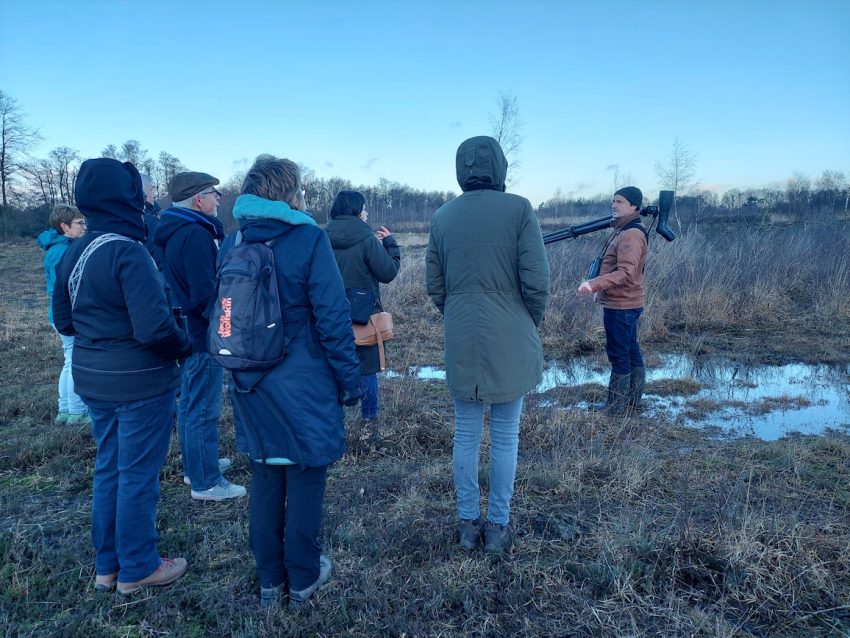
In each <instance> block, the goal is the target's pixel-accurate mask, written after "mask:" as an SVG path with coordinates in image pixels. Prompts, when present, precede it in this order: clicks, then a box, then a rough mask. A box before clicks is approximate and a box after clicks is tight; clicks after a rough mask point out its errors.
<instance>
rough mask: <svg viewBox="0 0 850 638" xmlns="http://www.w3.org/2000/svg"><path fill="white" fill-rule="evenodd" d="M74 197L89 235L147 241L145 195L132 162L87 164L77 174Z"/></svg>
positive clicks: (105, 161) (99, 161)
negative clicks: (114, 234)
mask: <svg viewBox="0 0 850 638" xmlns="http://www.w3.org/2000/svg"><path fill="white" fill-rule="evenodd" d="M74 197H75V199H76V203H77V208H79V209H80V211H82V213H83V214H84V215H85V216H86V221H87V224H88V230H89V232H111V233H119V234H121V235H125V236H126V237H130V238H132V239H136V240H138V241H144V240H145V225H144V222H143V221H142V214H143V213H144V210H145V193H144V190H142V178H141V177H140V176H139V171H137V170H136V167H135V166H133V165H132V164H131V163H130V162H123V163H122V162H119V161H118V160H114V159H109V158H108V157H101V158H99V159H89V160H86V161H85V162H83V163H82V165H81V166H80V171H79V173H77V181H76V182H75V184H74Z"/></svg>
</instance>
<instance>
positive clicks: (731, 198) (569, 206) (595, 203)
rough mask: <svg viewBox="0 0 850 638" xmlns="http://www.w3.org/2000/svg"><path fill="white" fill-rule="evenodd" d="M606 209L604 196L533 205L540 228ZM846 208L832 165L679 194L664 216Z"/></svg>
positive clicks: (848, 202) (718, 217) (796, 213)
mask: <svg viewBox="0 0 850 638" xmlns="http://www.w3.org/2000/svg"><path fill="white" fill-rule="evenodd" d="M644 197H645V200H644V205H646V204H650V203H657V200H658V193H657V192H655V193H652V192H649V191H647V190H644ZM610 213H611V199H610V196H599V197H596V198H590V199H587V198H578V199H566V198H559V199H551V200H549V201H547V202H543V203H542V204H540V206H539V207H538V209H537V215H538V217H539V218H540V220H541V223H542V225H543V226H544V228H547V227H555V226H558V225H559V224H558V220H576V219H593V218H597V217H604V216H605V215H609V214H610ZM848 214H850V186H848V180H847V176H845V175H844V174H843V173H841V172H838V171H824V173H823V175H821V177H819V178H817V179H816V180H814V181H812V180H810V179H809V178H808V177H806V176H804V175H800V174H796V175H794V176H793V177H792V178H791V179H789V180H788V181H787V182H786V183H785V185H784V186H776V187H773V188H758V189H746V190H740V189H737V188H734V189H731V190H728V191H726V192H725V193H723V194H722V195H719V194H717V193H715V192H713V191H709V190H696V191H692V192H689V193H688V194H679V195H677V197H676V204H675V208H674V210H673V212H671V215H670V222H671V225H673V226H674V228H677V229H687V228H688V227H689V226H692V225H693V224H695V223H700V224H723V223H746V224H767V223H783V222H807V221H811V222H817V221H829V220H833V219H836V218H842V219H846V218H847V217H848ZM547 229H548V228H547Z"/></svg>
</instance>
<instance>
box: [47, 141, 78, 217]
mask: <svg viewBox="0 0 850 638" xmlns="http://www.w3.org/2000/svg"><path fill="white" fill-rule="evenodd" d="M48 160H49V161H50V163H51V164H52V165H53V171H54V174H55V175H56V185H57V188H58V189H59V199H60V200H61V201H63V202H67V203H69V204H70V203H73V201H74V182H75V181H76V179H77V169H78V168H79V166H78V163H79V161H80V154H79V153H78V152H77V151H76V149H73V148H70V147H68V146H60V147H58V148H54V149H53V150H52V151H50V154H49V155H48Z"/></svg>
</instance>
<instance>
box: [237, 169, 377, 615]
mask: <svg viewBox="0 0 850 638" xmlns="http://www.w3.org/2000/svg"><path fill="white" fill-rule="evenodd" d="M304 208H305V206H304V193H303V190H302V187H301V174H300V171H299V170H298V165H297V164H295V163H294V162H292V161H290V160H286V159H279V158H276V157H272V156H270V155H261V156H260V157H258V158H257V160H256V161H255V162H254V165H253V166H252V167H251V169H250V170H249V171H248V174H247V176H246V177H245V181H244V183H243V185H242V195H240V196H239V198H238V199H237V200H236V203H235V205H234V207H233V216H234V217H235V218H236V219H237V220H238V221H239V225H240V227H241V233H242V241H244V242H248V243H250V242H272V243H271V246H272V251H273V253H274V259H275V271H276V272H275V275H276V277H277V284H278V288H279V291H280V300H281V302H280V303H281V308H282V310H283V318H284V325H285V333H286V336H287V339H291V342H290V344H289V348H288V356H287V357H286V358H285V359H284V360H283V362H282V363H280V364H279V365H278V366H277V367H275V368H272V369H271V371H267V372H264V373H263V372H233V373H232V376H233V379H232V380H233V386H234V390H235V391H234V392H233V393H232V394H231V396H232V397H233V399H234V405H233V410H234V417H235V421H236V429H237V445H238V446H239V447H240V451H243V452H245V453H246V454H247V455H248V457H249V458H250V459H251V470H252V482H251V497H250V498H251V502H250V507H249V539H250V543H251V550H252V551H253V553H254V557H255V559H256V562H257V575H258V576H259V580H260V602H261V604H262V605H263V606H269V605H272V604H274V603H275V602H276V601H277V600H278V598H279V596H280V594H281V591H282V590H283V587H284V583H286V582H287V581H288V587H289V604H290V606H291V607H299V606H300V605H302V604H303V603H304V602H306V601H307V599H308V598H310V596H311V595H312V594H313V593H314V592H315V591H316V590H317V589H318V588H319V587H321V586H322V585H323V584H324V583H325V582H327V580H328V579H329V578H330V574H331V570H332V567H331V561H330V558H328V557H327V556H324V555H323V554H322V553H321V545H320V544H319V539H318V537H319V528H320V525H321V518H322V504H323V501H324V493H325V481H326V477H327V468H328V465H330V464H331V463H333V462H334V461H336V460H337V459H339V458H340V457H341V456H342V454H343V452H344V451H345V429H344V426H343V408H342V406H343V404H345V405H356V403H357V401H358V400H359V397H360V364H359V362H358V360H357V355H356V354H355V350H354V336H353V334H352V330H351V313H350V310H349V305H348V301H347V300H346V298H345V289H344V287H343V284H342V278H341V277H340V274H339V269H338V268H337V265H336V261H335V260H334V256H333V251H332V250H331V245H330V242H329V241H328V238H327V235H326V234H325V233H324V232H323V231H322V230H321V229H320V228H319V227H318V226H317V225H316V222H315V221H313V218H312V217H310V216H309V215H307V214H306V213H304V212H302V211H303V210H304Z"/></svg>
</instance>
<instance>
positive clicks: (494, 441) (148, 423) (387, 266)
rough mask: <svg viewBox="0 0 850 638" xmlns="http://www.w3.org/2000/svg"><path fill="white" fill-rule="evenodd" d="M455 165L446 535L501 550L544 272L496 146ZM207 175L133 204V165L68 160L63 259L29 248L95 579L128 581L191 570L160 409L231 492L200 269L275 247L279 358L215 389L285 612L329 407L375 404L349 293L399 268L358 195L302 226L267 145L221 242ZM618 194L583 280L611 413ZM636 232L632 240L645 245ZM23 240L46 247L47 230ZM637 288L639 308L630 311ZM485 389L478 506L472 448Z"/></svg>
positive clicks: (444, 253)
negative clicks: (234, 225)
mask: <svg viewBox="0 0 850 638" xmlns="http://www.w3.org/2000/svg"><path fill="white" fill-rule="evenodd" d="M456 168H457V178H458V183H459V185H460V187H461V189H462V191H463V193H462V194H461V195H460V196H459V197H457V198H456V199H454V200H452V201H450V202H448V203H447V204H445V205H444V206H443V207H441V208H440V209H439V210H438V211H437V212H436V213H435V214H434V216H433V219H432V223H431V231H430V237H429V245H428V251H427V257H426V277H427V291H428V294H429V295H430V297H431V298H432V300H433V302H434V303H435V305H436V306H437V308H438V309H439V311H440V312H441V313H442V315H443V317H444V324H445V360H446V378H447V383H448V388H449V391H450V393H451V395H452V397H453V398H454V400H455V438H454V447H453V465H454V477H455V488H456V494H457V511H458V518H459V542H460V545H461V546H462V547H464V548H465V549H469V550H472V549H475V548H476V547H478V546H479V545H481V544H483V546H484V551H486V552H492V553H501V552H505V551H507V550H508V549H509V548H510V547H511V544H512V542H513V532H512V530H511V527H510V525H509V523H510V503H511V498H512V495H513V488H514V480H515V474H516V463H517V448H518V441H519V423H520V416H521V412H522V407H523V401H524V398H525V395H526V394H527V393H528V392H529V391H531V390H533V389H534V387H536V386H537V385H538V384H539V382H540V380H541V376H542V369H543V351H542V346H541V342H540V337H539V334H538V330H537V329H538V327H539V326H540V324H541V323H542V321H543V317H544V313H545V310H546V303H547V300H548V296H549V290H550V276H549V266H548V260H547V257H546V253H545V249H544V246H543V239H542V235H541V232H540V227H539V224H538V221H537V218H536V216H535V214H534V211H533V209H532V207H531V204H530V203H529V201H528V200H527V199H525V198H523V197H520V196H518V195H513V194H509V193H506V192H505V179H506V176H507V168H508V164H507V161H506V159H505V157H504V154H503V152H502V149H501V148H500V146H499V144H498V143H497V142H496V140H494V139H492V138H489V137H474V138H471V139H469V140H466V141H465V142H463V143H462V144H461V145H460V147H459V148H458V151H457V156H456ZM218 183H219V182H218V180H217V179H216V178H214V177H212V176H211V175H208V174H206V173H198V172H186V173H181V174H179V175H176V176H175V177H174V178H173V180H172V182H171V183H170V184H169V194H170V195H171V199H172V201H173V203H172V205H171V206H170V207H169V208H167V209H166V210H164V211H161V213H160V214H159V215H158V216H157V215H156V214H155V213H156V211H153V210H150V211H148V212H149V215H150V218H148V216H146V215H144V212H145V201H146V199H147V200H149V199H150V198H149V192H150V186H149V183H147V182H145V180H144V179H143V177H142V176H140V174H139V173H138V171H137V170H136V168H135V167H134V166H133V165H132V164H130V163H126V162H125V163H123V164H122V163H120V162H118V161H116V160H112V159H107V158H101V159H94V160H86V161H85V162H83V164H82V166H81V167H80V171H79V174H78V177H77V183H76V203H77V206H78V208H79V210H77V211H76V213H73V214H72V215H71V217H70V218H68V219H65V217H67V215H65V217H63V218H62V220H59V221H57V224H59V226H58V227H57V226H56V225H55V224H53V219H52V218H51V224H52V225H53V227H54V229H56V233H57V234H58V235H60V236H63V237H66V240H65V242H70V243H69V245H68V246H67V247H66V250H65V254H64V255H63V256H62V258H61V260H56V259H54V258H53V257H51V259H52V260H53V263H52V264H51V265H50V266H48V263H47V259H45V268H46V270H47V271H48V272H47V275H48V291H49V292H52V307H51V312H52V316H51V321H52V323H53V324H54V326H55V328H56V330H57V331H58V332H59V333H60V335H61V336H62V338H63V345H64V343H65V341H66V340H70V343H72V344H73V357H71V355H70V352H69V354H68V357H67V358H66V361H67V362H69V363H71V364H72V367H73V375H71V374H70V373H69V374H68V376H73V380H74V382H75V386H74V389H75V390H76V391H77V392H78V394H79V396H80V397H82V401H81V403H82V404H83V405H84V406H85V407H86V408H87V410H86V411H87V413H88V415H89V416H90V418H91V425H92V431H93V434H94V439H95V442H96V445H97V457H96V461H95V472H94V490H93V507H92V510H93V511H92V541H93V544H94V548H95V571H96V578H95V587H96V588H97V589H100V590H112V589H115V588H117V590H118V591H119V592H120V593H122V594H132V593H133V592H135V591H137V590H138V589H140V588H142V587H144V586H149V585H165V584H168V583H171V582H173V581H175V580H176V579H177V578H179V577H180V576H182V575H183V573H184V572H185V571H186V569H187V561H186V560H185V559H183V558H173V559H169V558H163V557H160V556H159V554H158V552H157V549H156V546H157V540H158V536H157V531H156V521H155V519H156V509H157V502H158V499H159V471H160V469H161V467H162V465H163V463H164V460H165V456H166V453H167V450H168V444H169V440H170V436H171V432H172V429H173V420H174V413H175V405H176V406H177V414H178V418H177V422H178V432H179V439H180V447H181V453H182V455H183V469H184V475H185V481H186V482H187V483H188V484H190V485H191V496H192V498H195V499H199V500H224V499H228V498H238V497H241V496H243V495H245V494H246V491H247V490H246V489H245V488H244V487H243V486H239V485H235V484H233V483H230V482H229V481H227V480H226V479H224V477H223V476H222V472H223V471H224V470H226V469H227V467H229V465H230V459H223V458H222V459H220V458H218V419H219V416H220V410H221V397H222V383H223V377H224V374H223V370H222V368H221V366H220V365H219V364H218V363H216V361H215V359H214V357H213V356H212V355H211V353H210V352H208V349H207V341H206V335H207V330H208V329H209V325H208V324H209V313H210V302H211V300H212V299H213V298H214V296H215V289H216V280H215V277H216V264H217V263H220V259H221V257H222V256H223V255H224V254H226V252H227V251H228V250H233V247H234V246H235V245H237V244H238V243H241V242H245V243H248V244H251V243H264V244H266V245H267V246H269V247H270V249H271V251H272V253H273V256H274V273H273V276H274V280H275V282H276V285H277V288H278V293H279V296H280V305H281V308H282V311H283V313H282V314H283V321H284V334H286V335H287V344H288V348H287V352H288V354H287V356H286V357H285V358H284V359H283V360H282V361H281V362H280V363H279V364H278V365H276V366H275V367H273V368H272V369H271V370H261V371H260V370H257V371H254V370H245V371H238V372H237V371H232V372H231V374H230V375H229V379H228V389H229V392H230V397H231V401H232V404H233V410H234V422H235V426H236V447H237V449H238V450H239V451H240V452H242V453H245V454H246V455H247V457H248V459H249V462H250V465H251V473H252V479H251V490H250V491H251V495H250V504H249V542H250V546H251V549H252V552H253V554H254V557H255V560H256V565H257V575H258V578H259V582H260V602H261V604H262V605H263V606H270V605H273V604H275V603H276V602H277V601H278V600H280V598H281V597H282V595H283V593H284V592H285V591H286V592H288V597H289V604H290V606H292V607H299V606H301V605H303V604H304V603H305V602H306V601H307V600H309V599H310V597H311V596H312V595H313V593H314V592H315V591H316V590H317V589H318V588H319V587H321V586H322V585H323V584H325V583H326V582H327V581H328V579H329V578H330V576H331V572H332V561H331V559H330V557H329V556H326V555H324V554H323V553H322V548H321V544H320V542H319V535H320V527H321V517H322V509H323V500H324V493H325V485H326V480H327V469H328V467H329V465H330V464H332V463H333V462H334V461H336V460H338V459H339V458H340V457H341V456H342V455H343V453H344V451H345V432H344V412H343V407H344V406H354V405H356V404H357V403H358V402H360V403H361V410H362V417H363V420H364V421H365V422H374V421H375V420H376V419H378V414H379V406H378V382H377V374H376V373H377V372H378V371H379V369H380V363H379V357H378V352H377V346H365V347H363V346H356V345H355V342H354V336H353V333H352V325H351V323H352V313H351V307H352V306H351V304H350V303H349V299H351V298H352V295H353V294H354V293H358V294H360V293H362V291H366V292H368V293H369V294H370V297H369V299H370V302H369V303H370V310H371V311H372V312H378V311H380V310H382V309H383V306H382V303H381V296H380V290H379V284H380V283H389V282H390V281H392V280H393V278H394V277H395V276H396V274H397V273H398V271H399V266H400V251H399V247H398V243H397V242H396V240H395V238H394V237H393V236H392V234H391V232H390V231H389V229H387V228H386V227H384V226H381V227H380V229H379V230H378V231H373V230H372V229H371V227H370V226H369V225H368V223H367V219H368V217H367V215H368V212H367V211H366V206H365V204H366V201H365V198H364V197H363V195H362V194H360V193H358V192H356V191H342V192H340V193H339V194H338V195H337V197H336V200H335V201H334V204H333V207H332V209H331V214H330V216H331V221H330V222H329V223H328V225H327V228H326V229H324V230H323V229H321V228H319V227H318V226H317V224H316V222H315V220H314V219H313V218H312V217H311V216H310V215H309V214H308V213H307V212H306V206H305V201H304V196H305V192H304V188H303V184H302V181H301V174H300V171H299V169H298V166H297V164H295V163H294V162H292V161H290V160H288V159H281V158H277V157H274V156H271V155H262V156H260V157H258V158H257V159H256V161H255V162H254V164H253V166H252V167H251V169H250V170H249V171H248V173H247V175H246V177H245V180H244V182H243V184H242V189H241V194H240V195H239V197H238V198H237V200H236V202H235V205H234V208H233V215H234V218H235V219H236V220H237V221H238V222H239V227H240V228H239V231H238V233H235V234H233V235H231V236H228V238H226V239H225V237H224V232H223V228H222V225H221V223H220V222H219V220H218V219H217V217H216V211H217V205H218V200H219V193H218V191H217V190H216V188H215V186H216V185H218ZM631 188H632V190H628V189H625V190H627V192H626V193H625V194H623V192H622V191H618V194H617V195H616V196H615V201H614V204H613V210H614V212H615V228H616V230H615V234H616V235H617V236H618V237H620V239H619V241H616V240H615V241H610V242H608V244H607V245H606V248H605V250H604V251H603V252H604V256H605V258H604V259H603V267H602V271H601V273H600V275H599V277H597V278H595V279H592V280H590V281H588V282H584V283H582V285H581V287H580V289H579V291H580V292H582V293H584V292H596V293H598V294H597V297H598V300H600V301H601V302H602V303H603V305H605V307H606V310H605V312H606V320H605V327H606V332H608V331H609V326H610V335H609V340H608V344H609V347H608V354H609V357H610V358H611V363H612V368H613V370H614V371H613V372H612V381H611V386H610V388H609V401H608V404H609V407H610V406H611V405H614V404H617V405H620V404H622V401H621V400H620V398H619V397H620V394H621V393H623V392H625V394H626V396H628V390H626V389H625V388H626V387H627V385H628V384H626V385H624V383H623V381H622V378H623V375H624V374H626V376H627V377H628V380H629V381H630V380H631V378H632V376H631V375H632V370H635V369H640V370H642V369H643V362H642V360H641V359H640V352H639V349H637V339H636V326H637V319H638V317H639V315H640V309H641V308H642V302H643V297H642V294H643V293H642V276H641V277H638V276H637V275H638V271H640V273H642V268H643V263H644V262H645V259H646V248H645V246H646V243H645V235H644V234H643V231H642V230H640V229H638V228H637V227H636V226H634V225H629V224H632V222H633V220H634V218H635V210H637V209H639V207H640V201H639V198H638V201H637V203H636V204H635V199H636V198H637V195H638V194H639V193H640V191H638V190H637V189H636V188H633V187H631ZM618 198H619V199H623V200H624V201H626V202H628V205H625V204H623V203H622V202H620V201H619V199H618ZM74 210H76V209H74ZM620 211H622V213H620ZM55 214H56V213H55ZM75 215H79V219H82V218H83V215H84V216H85V221H86V222H87V224H88V233H87V234H84V235H83V234H79V235H74V234H72V233H73V232H74V231H73V227H74V223H73V222H74V221H76V220H77V217H75ZM618 215H619V217H618ZM619 220H622V224H620V227H618V226H617V224H618V223H619ZM77 226H79V224H77ZM626 226H627V228H626ZM151 227H154V230H153V231H151ZM83 228H85V225H83ZM633 229H634V230H637V232H639V233H640V234H641V237H643V240H644V242H643V249H642V250H643V252H642V253H641V249H640V238H639V237H638V236H637V235H636V234H634V233H631V230H633ZM74 237H77V238H78V239H77V240H76V241H72V242H71V241H70V240H71V239H72V238H74ZM53 241H55V239H54V240H53ZM40 243H41V245H42V246H43V247H45V246H47V247H48V249H49V245H50V242H49V241H48V238H45V239H44V241H41V239H40ZM634 244H637V245H638V250H637V253H635V250H634ZM148 249H150V251H149V250H148ZM618 252H621V253H622V255H623V259H624V261H623V264H620V263H619V259H618V257H617V254H618ZM47 254H50V253H49V250H48V253H47ZM152 255H153V257H152ZM57 262H58V263H57ZM633 262H634V263H633ZM632 263H633V265H632ZM49 268H54V271H53V272H54V273H55V280H51V274H50V269H49ZM618 273H619V274H618ZM54 282H55V283H54ZM624 286H626V287H628V286H637V287H638V289H639V291H640V294H639V295H638V296H637V297H635V296H634V294H632V293H630V294H631V296H630V297H629V298H628V300H626V301H623V299H622V298H621V297H618V296H617V295H616V294H615V293H614V292H612V291H614V290H616V289H617V288H618V287H624ZM588 288H589V290H588ZM602 291H607V293H608V294H607V297H608V299H607V300H606V298H605V297H604V296H603V295H601V294H600V293H601V292H602ZM636 301H639V303H640V306H636V307H634V308H633V307H631V305H633V303H634V302H636ZM606 304H607V305H606ZM624 305H625V306H626V307H624ZM177 309H179V310H177ZM609 309H611V310H613V311H614V315H613V317H612V318H611V319H610V320H609V318H608V314H607V313H608V311H609ZM623 310H624V311H626V312H625V314H623V313H621V312H620V311H623ZM624 348H625V351H624V350H623V349H624ZM624 352H625V354H624ZM624 369H626V372H624ZM63 370H64V369H63ZM627 373H628V374H627ZM63 374H65V373H64V371H63ZM178 390H179V392H178ZM61 393H62V390H61V384H60V414H61V412H62V408H63V407H66V408H67V409H68V410H70V404H69V403H68V402H67V401H68V399H67V396H68V395H67V393H66V403H64V404H63V403H62V399H61ZM178 396H179V399H178ZM627 400H628V399H627ZM488 404H489V405H490V419H489V429H490V480H489V497H488V501H487V503H488V507H487V514H486V516H484V515H483V514H482V508H481V496H480V488H479V484H478V463H479V452H480V445H481V440H482V433H483V426H484V412H485V407H486V406H487V405H488ZM66 420H67V418H66Z"/></svg>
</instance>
